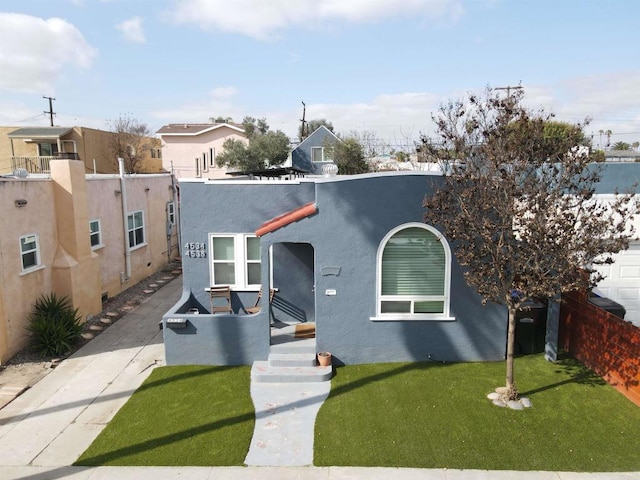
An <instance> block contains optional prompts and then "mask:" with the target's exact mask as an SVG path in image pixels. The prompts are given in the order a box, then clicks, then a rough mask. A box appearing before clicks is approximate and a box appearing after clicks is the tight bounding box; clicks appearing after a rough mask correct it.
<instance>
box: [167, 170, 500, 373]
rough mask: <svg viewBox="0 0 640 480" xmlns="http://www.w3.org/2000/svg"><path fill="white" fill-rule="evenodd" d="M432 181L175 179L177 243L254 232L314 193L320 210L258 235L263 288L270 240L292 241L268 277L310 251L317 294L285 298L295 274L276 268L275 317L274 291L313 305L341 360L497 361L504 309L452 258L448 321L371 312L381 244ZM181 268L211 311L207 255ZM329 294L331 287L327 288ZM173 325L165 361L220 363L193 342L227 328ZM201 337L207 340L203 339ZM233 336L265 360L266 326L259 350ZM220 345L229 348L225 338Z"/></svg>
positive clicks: (418, 205) (410, 218) (320, 340)
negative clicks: (484, 299)
mask: <svg viewBox="0 0 640 480" xmlns="http://www.w3.org/2000/svg"><path fill="white" fill-rule="evenodd" d="M437 181H439V179H438V177H437V176H430V175H424V174H414V175H406V174H405V175H365V176H354V177H348V178H346V179H345V178H334V179H331V180H321V179H318V180H317V182H312V181H306V182H305V181H303V182H301V183H300V184H287V183H279V184H271V185H269V183H268V182H253V183H251V182H244V183H240V182H238V183H236V182H228V183H224V182H212V183H208V184H207V183H205V182H193V183H181V191H182V193H183V211H182V215H183V217H182V218H183V223H182V231H183V243H184V242H204V243H206V242H207V234H208V233H210V232H217V233H223V232H229V233H250V232H253V231H255V229H256V228H257V227H258V226H260V225H261V224H262V223H264V222H265V221H267V220H270V219H272V218H274V217H276V216H278V215H281V214H283V213H286V212H289V211H291V210H293V209H296V208H298V207H300V206H302V205H304V204H306V203H308V202H309V201H313V200H314V199H315V202H316V204H317V208H318V211H317V213H316V214H313V215H310V216H308V217H306V218H303V219H300V220H298V221H296V222H293V223H290V224H288V225H286V226H284V227H282V228H280V229H278V230H275V231H273V232H271V233H267V234H265V235H264V236H262V237H261V239H260V243H261V252H262V258H263V261H262V266H263V268H262V284H263V286H265V285H268V284H269V268H268V266H269V260H268V258H269V247H270V246H272V245H273V246H275V247H278V248H282V247H286V246H287V245H289V246H294V248H292V249H290V251H289V252H288V253H287V255H280V254H278V253H277V252H278V250H277V249H276V248H274V254H273V262H274V277H275V276H276V273H275V272H277V270H278V268H283V265H281V264H279V265H278V266H277V267H276V265H275V264H276V263H277V262H279V261H283V262H286V265H284V269H285V270H286V268H291V269H294V268H297V267H296V265H295V262H294V261H292V255H293V256H295V255H296V251H297V250H298V247H295V246H296V245H297V246H300V245H305V244H307V245H310V246H312V248H313V265H312V268H313V269H314V279H315V289H314V290H315V292H314V297H313V299H312V302H311V303H312V305H311V306H309V305H308V304H304V303H301V302H297V301H296V297H297V296H298V295H291V296H289V297H287V295H288V293H289V292H290V291H294V290H295V288H296V287H297V286H298V285H299V282H300V277H299V275H297V274H292V275H291V276H290V277H289V278H287V276H286V275H279V278H278V279H277V280H276V281H277V284H276V285H274V286H275V287H277V288H278V294H277V296H276V300H274V308H273V312H274V315H276V316H278V315H279V313H278V311H277V299H278V296H282V297H283V298H287V301H289V302H291V303H292V306H293V307H295V308H299V309H301V310H302V311H308V309H309V308H314V310H313V318H314V319H315V322H316V341H317V347H318V350H328V351H331V352H332V353H333V355H334V358H335V360H336V361H337V362H338V363H369V362H385V361H412V360H426V359H428V358H432V359H436V360H446V361H471V360H500V359H502V358H503V357H504V352H505V344H506V324H507V316H506V311H505V310H504V308H503V307H500V306H497V305H487V306H484V307H483V306H482V303H481V300H480V298H479V296H478V295H477V294H476V293H475V292H474V291H473V289H471V288H469V287H468V286H467V285H466V282H465V281H464V278H463V277H462V273H461V271H460V268H459V266H458V264H457V263H456V262H455V259H454V260H453V264H452V275H451V315H452V316H453V317H454V320H430V321H375V320H374V319H373V317H375V315H376V274H377V273H376V272H377V265H376V261H377V252H378V247H379V244H380V242H381V240H382V239H383V238H384V236H385V235H386V234H387V233H388V232H389V231H390V230H392V229H393V228H395V227H397V226H399V225H402V224H404V223H409V222H422V216H423V209H422V200H423V198H424V195H425V194H426V193H427V192H428V191H430V190H431V189H433V188H434V185H435V183H436V182H437ZM297 253H299V252H297ZM305 256H306V258H307V259H306V260H305V261H304V265H303V267H304V268H308V266H309V263H310V261H309V260H308V253H305ZM183 268H184V288H185V295H186V298H189V295H190V294H192V295H193V299H197V302H196V303H199V304H200V306H202V307H203V308H204V309H205V310H206V309H208V297H207V294H206V292H204V288H206V286H207V285H208V282H209V279H210V277H209V261H207V260H204V259H202V258H195V259H194V258H184V261H183ZM336 273H337V274H336ZM333 291H335V294H328V293H329V292H332V293H333ZM290 307H291V306H290ZM179 308H180V305H176V306H175V307H174V309H172V311H171V312H168V315H173V314H175V313H176V312H177V311H178V310H179ZM291 310H292V309H291V308H289V311H291ZM182 311H183V312H184V311H185V310H184V309H183V310H182ZM203 313H206V312H203ZM217 317H218V316H215V317H214V318H216V319H217ZM225 317H227V318H226V319H225V320H224V321H226V322H231V323H230V325H233V323H232V322H243V321H244V317H242V316H225ZM165 318H167V316H165ZM205 318H208V319H211V316H210V315H204V316H202V315H200V316H198V318H193V319H192V318H191V317H189V320H190V321H191V320H194V321H196V320H197V321H198V322H201V321H202V322H204V321H205V320H204V319H205ZM251 319H252V320H251V321H258V322H263V323H262V326H263V327H264V326H268V322H269V316H268V315H267V314H266V313H265V312H261V314H259V315H257V316H256V317H251ZM216 321H220V322H222V321H223V320H222V319H219V320H216ZM230 328H231V327H230ZM176 331H177V330H176ZM176 331H173V330H171V331H167V332H166V333H165V348H166V351H167V360H168V361H169V362H170V363H190V362H192V361H194V360H196V359H197V360H199V361H200V360H202V359H203V358H205V357H206V358H208V359H209V361H210V362H211V363H221V364H224V363H225V361H226V360H225V356H224V355H222V354H220V355H216V354H215V353H211V352H197V353H196V352H195V351H194V349H193V348H191V347H190V346H191V345H194V346H195V345H197V349H201V348H202V349H206V348H208V347H207V345H211V344H215V343H216V342H220V339H219V338H215V337H216V335H227V334H229V333H228V332H223V331H222V330H220V329H214V328H209V327H207V328H206V329H204V328H203V329H198V328H196V331H193V332H192V335H190V336H189V335H184V336H182V337H180V342H178V340H177V339H178V335H181V334H177V333H176ZM201 336H210V338H207V339H206V340H205V341H203V340H202V338H200V337H201ZM196 337H197V339H196ZM189 338H192V340H189ZM249 340H250V341H251V342H254V341H255V337H248V339H247V341H249ZM229 341H231V342H238V345H237V347H238V348H239V349H240V350H241V351H243V352H250V351H253V353H254V354H253V355H249V356H247V357H246V358H247V359H250V360H257V359H265V358H264V355H265V344H266V345H267V347H268V341H269V337H268V333H265V334H264V338H263V342H265V344H260V346H259V348H258V347H256V348H255V350H254V349H253V347H251V348H249V347H248V346H247V345H246V344H245V339H244V337H242V336H236V335H235V333H234V334H233V336H232V337H230V338H229ZM252 345H253V343H252ZM254 347H255V345H254ZM226 348H230V347H229V345H228V344H226ZM266 351H268V350H266ZM259 357H263V358H259ZM243 358H245V357H243ZM236 360H237V358H236ZM248 363H249V362H248Z"/></svg>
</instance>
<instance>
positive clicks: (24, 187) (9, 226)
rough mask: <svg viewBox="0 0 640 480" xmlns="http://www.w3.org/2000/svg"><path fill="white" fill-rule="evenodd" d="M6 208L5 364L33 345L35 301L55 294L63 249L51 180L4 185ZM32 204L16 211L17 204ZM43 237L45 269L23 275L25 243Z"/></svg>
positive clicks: (1, 284)
mask: <svg viewBox="0 0 640 480" xmlns="http://www.w3.org/2000/svg"><path fill="white" fill-rule="evenodd" d="M0 198H1V199H2V205H4V206H5V207H4V211H3V214H2V215H0V291H1V294H0V302H2V306H1V307H0V313H4V315H3V316H2V317H0V363H4V362H5V361H7V360H8V359H9V358H11V356H13V355H14V354H15V353H16V352H17V351H18V350H19V349H20V348H21V347H22V346H23V345H24V344H25V343H26V341H27V336H28V333H27V331H26V330H25V327H26V326H27V317H28V315H29V313H30V312H31V307H32V305H33V303H34V302H35V300H36V299H37V298H38V297H39V296H40V295H41V294H43V293H49V292H51V291H52V272H53V261H54V258H55V254H56V248H57V241H56V238H57V225H56V217H55V205H54V203H53V202H52V198H53V184H52V182H50V181H46V180H34V181H30V182H24V181H18V182H11V181H8V182H3V181H0ZM19 199H21V200H27V205H26V206H24V207H20V208H18V207H16V206H15V205H14V202H15V200H19ZM29 234H36V235H37V236H38V244H39V252H40V264H41V267H42V268H40V269H36V270H33V271H30V272H28V273H24V272H22V260H21V254H20V243H19V239H20V237H21V236H23V235H29Z"/></svg>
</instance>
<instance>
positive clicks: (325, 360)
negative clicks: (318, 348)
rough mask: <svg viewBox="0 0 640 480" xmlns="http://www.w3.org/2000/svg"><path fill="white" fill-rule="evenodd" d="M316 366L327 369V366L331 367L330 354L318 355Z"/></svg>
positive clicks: (321, 353)
mask: <svg viewBox="0 0 640 480" xmlns="http://www.w3.org/2000/svg"><path fill="white" fill-rule="evenodd" d="M318 364H319V365H320V366H321V367H328V366H329V365H331V353H329V352H320V353H318Z"/></svg>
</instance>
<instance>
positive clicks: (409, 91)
mask: <svg viewBox="0 0 640 480" xmlns="http://www.w3.org/2000/svg"><path fill="white" fill-rule="evenodd" d="M638 19H640V1H637V0H599V1H596V0H0V125H11V126H27V125H43V126H45V125H49V118H48V116H47V115H44V114H43V111H44V110H47V109H48V106H49V105H48V101H47V100H45V99H43V98H42V97H43V95H46V96H53V97H55V98H56V100H55V101H54V102H53V109H54V111H55V112H57V115H56V117H55V120H54V121H55V124H56V125H64V126H73V125H81V126H87V127H93V128H100V129H108V128H109V123H108V122H109V121H110V120H111V121H113V120H115V119H117V118H118V117H119V116H121V115H131V116H133V117H134V118H136V119H138V120H140V121H142V122H144V123H146V124H147V125H148V126H149V128H150V129H151V130H152V131H154V132H155V131H156V130H158V129H159V128H160V127H161V126H162V125H165V124H167V123H183V122H188V123H206V122H208V121H209V118H210V117H217V116H223V117H232V118H233V119H234V120H236V121H241V120H242V118H243V117H244V116H247V115H249V116H253V117H256V118H261V117H265V118H266V119H267V122H268V123H269V125H270V126H271V128H272V129H280V130H282V131H284V132H285V133H286V134H287V135H289V136H291V137H295V136H296V132H297V128H298V126H299V124H300V118H301V116H302V104H301V101H304V102H305V103H306V105H307V113H306V118H307V120H309V119H315V118H326V119H328V120H330V121H331V122H332V123H333V125H334V127H335V129H336V131H337V132H339V133H343V134H348V133H349V132H351V131H354V130H355V131H359V132H364V131H368V132H373V133H375V135H376V136H377V137H378V138H379V139H380V141H381V142H384V143H387V144H390V145H392V146H396V147H403V146H406V145H409V144H411V143H412V142H413V141H415V140H417V139H418V137H419V135H420V134H421V133H425V134H433V124H432V122H431V114H432V113H433V112H435V111H436V110H437V108H438V107H439V105H441V104H442V103H443V102H446V101H447V100H449V99H458V98H461V97H464V96H465V95H466V94H467V93H468V92H480V91H482V90H483V89H484V88H485V87H486V86H492V87H503V86H507V85H519V84H521V85H522V86H523V87H524V88H525V90H526V97H525V98H526V102H527V104H528V105H529V106H531V107H532V108H539V107H543V108H545V109H546V110H547V111H550V112H554V113H555V114H556V115H557V118H558V119H559V120H563V121H570V122H579V121H582V120H583V119H584V118H585V117H586V116H589V117H591V118H592V119H593V120H592V123H591V125H589V126H588V127H587V130H586V131H587V133H589V134H591V133H592V134H593V135H594V142H595V144H596V145H598V144H599V143H600V140H601V136H600V135H599V134H598V132H599V130H611V131H612V132H613V136H612V140H613V141H616V140H622V141H626V142H628V143H632V142H634V141H640V47H639V45H640V37H638V31H639V30H638V27H639V25H640V24H639V23H638ZM603 141H606V139H605V140H603Z"/></svg>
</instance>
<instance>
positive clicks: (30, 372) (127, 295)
mask: <svg viewBox="0 0 640 480" xmlns="http://www.w3.org/2000/svg"><path fill="white" fill-rule="evenodd" d="M181 274H182V267H181V264H180V262H171V263H170V264H168V265H166V266H165V267H164V268H162V270H160V271H158V272H156V273H154V274H153V275H151V276H149V277H147V278H145V279H144V280H142V281H140V282H139V283H137V284H136V285H134V286H132V287H130V288H128V289H127V290H125V291H124V292H122V293H121V294H119V295H116V296H115V297H112V298H110V299H108V300H107V301H106V302H104V303H103V304H102V312H101V313H100V314H99V315H96V316H94V317H92V318H90V319H89V320H87V322H86V323H85V324H84V329H83V337H82V338H81V339H80V341H79V342H78V343H77V344H76V345H75V346H74V348H73V350H72V351H70V352H69V353H68V354H67V355H66V356H65V357H62V358H52V357H42V356H41V355H40V354H38V353H37V352H34V351H33V350H32V349H31V348H29V347H27V348H25V349H23V350H21V351H20V352H18V353H17V354H16V355H14V356H13V357H12V358H11V359H10V360H9V361H8V362H7V363H6V364H4V365H0V388H3V387H8V386H19V387H25V388H28V387H31V386H32V385H34V384H36V383H37V382H38V381H39V380H41V379H42V378H43V377H45V376H46V375H47V374H48V373H49V372H51V370H52V369H53V368H55V367H56V366H57V364H58V363H59V362H60V361H62V360H64V358H67V357H68V356H70V355H72V354H73V353H74V352H76V351H77V350H78V349H79V348H81V347H82V346H83V345H86V344H87V343H88V342H90V341H91V340H92V339H93V338H95V336H96V335H99V333H100V331H102V330H101V329H100V327H101V328H102V329H103V330H104V329H107V328H109V326H110V325H112V324H113V323H115V322H117V321H118V320H119V319H120V318H121V317H123V316H124V315H126V314H127V313H130V312H132V311H134V310H135V309H136V308H137V307H138V305H140V303H142V302H143V301H144V299H145V298H147V297H148V296H149V295H152V294H153V293H155V292H156V291H157V290H159V289H160V288H162V287H163V286H164V285H166V284H167V283H169V282H170V281H171V280H173V279H174V278H176V277H178V276H180V275H181ZM101 319H107V320H103V321H101Z"/></svg>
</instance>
